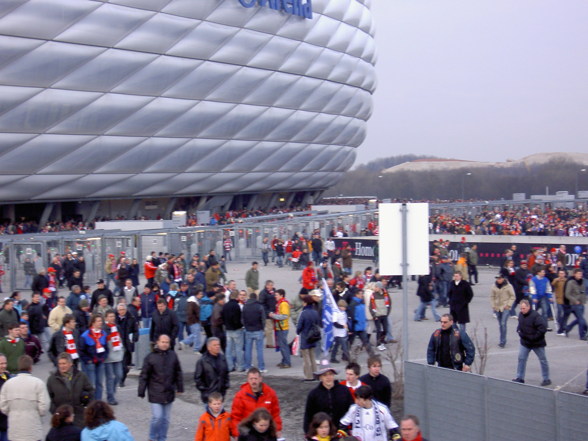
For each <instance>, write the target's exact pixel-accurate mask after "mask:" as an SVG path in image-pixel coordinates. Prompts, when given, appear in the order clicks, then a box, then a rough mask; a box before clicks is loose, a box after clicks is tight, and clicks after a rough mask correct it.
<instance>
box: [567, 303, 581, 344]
mask: <svg viewBox="0 0 588 441" xmlns="http://www.w3.org/2000/svg"><path fill="white" fill-rule="evenodd" d="M570 311H571V313H572V314H574V315H575V316H576V319H575V320H574V321H573V322H572V323H570V324H569V325H568V326H567V327H566V330H567V331H568V332H570V331H571V330H572V328H573V327H574V326H576V325H578V330H579V331H580V339H583V338H585V337H586V320H585V319H584V305H570Z"/></svg>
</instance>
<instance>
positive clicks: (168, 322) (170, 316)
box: [149, 298, 179, 351]
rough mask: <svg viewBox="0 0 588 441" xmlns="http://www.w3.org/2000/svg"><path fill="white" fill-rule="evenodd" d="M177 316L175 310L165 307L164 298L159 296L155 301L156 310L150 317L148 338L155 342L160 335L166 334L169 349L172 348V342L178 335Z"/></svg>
mask: <svg viewBox="0 0 588 441" xmlns="http://www.w3.org/2000/svg"><path fill="white" fill-rule="evenodd" d="M178 328H179V326H178V317H177V316H176V313H175V311H172V310H171V309H169V308H168V307H167V302H166V301H165V299H163V298H160V299H159V300H158V301H157V311H155V312H153V317H151V328H150V329H149V340H150V341H151V342H152V343H154V344H155V342H156V341H157V340H158V339H159V336H160V335H163V334H165V335H167V336H169V338H171V349H172V351H173V349H174V343H175V340H176V337H177V336H178Z"/></svg>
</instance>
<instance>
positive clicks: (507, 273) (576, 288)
mask: <svg viewBox="0 0 588 441" xmlns="http://www.w3.org/2000/svg"><path fill="white" fill-rule="evenodd" d="M566 252H567V250H566V246H565V245H561V246H560V247H559V248H558V249H557V250H553V251H552V250H548V249H547V248H545V247H535V248H533V250H532V252H531V253H530V254H529V255H528V256H523V258H522V259H521V255H520V254H519V253H518V251H517V247H516V245H512V246H511V247H510V248H508V249H506V250H505V251H504V253H503V258H502V263H501V266H500V269H499V272H498V274H496V276H495V282H494V284H493V285H492V288H491V292H490V307H491V308H492V311H493V313H494V316H495V317H496V319H497V321H498V327H499V345H498V346H499V347H500V348H505V347H506V343H507V339H506V336H507V324H508V319H509V318H513V319H517V320H518V326H517V333H518V335H519V337H520V345H519V357H518V367H517V373H516V377H515V378H514V379H513V381H514V382H517V383H524V382H525V371H526V365H527V359H528V357H529V353H530V352H531V351H533V352H534V353H535V354H536V355H537V357H538V359H539V361H540V366H541V373H542V377H543V381H542V382H541V386H549V385H550V384H551V379H550V375H549V363H548V361H547V356H546V352H545V347H546V345H547V343H546V340H545V334H546V333H547V332H552V331H553V330H554V329H553V328H552V326H551V324H550V322H553V323H554V324H555V325H556V326H557V335H558V336H565V337H569V335H570V333H571V331H572V330H573V328H574V327H575V326H576V325H577V326H578V334H579V335H578V336H579V339H580V340H584V341H586V340H588V335H587V332H588V326H587V323H586V320H585V318H584V305H585V303H586V286H588V259H587V256H586V254H585V253H584V254H581V255H580V256H579V259H578V260H577V261H576V262H575V266H574V267H568V266H566ZM477 262H478V254H477V246H476V245H473V246H472V247H471V248H470V247H467V246H465V244H464V246H463V247H462V248H461V254H460V257H459V259H458V261H457V262H455V264H454V263H453V262H452V261H451V259H450V258H449V255H448V253H447V249H446V247H444V244H443V242H440V241H434V242H433V243H432V245H431V258H430V272H429V274H427V275H423V276H420V277H419V279H418V290H417V295H418V296H419V297H420V305H419V307H418V308H417V309H416V311H415V317H414V319H415V320H416V321H420V320H422V319H425V312H426V308H427V307H430V308H431V309H432V311H433V314H434V317H435V320H437V321H440V323H441V328H440V329H438V330H437V331H435V332H434V333H433V335H432V336H431V339H430V342H429V347H428V351H427V361H428V363H429V364H437V365H439V366H441V367H446V368H452V369H459V370H463V371H469V369H470V366H471V363H472V362H473V360H474V357H475V348H474V345H473V344H472V342H471V340H470V338H469V336H468V335H467V332H466V325H467V323H469V322H470V313H469V304H470V302H471V301H472V299H473V297H474V292H473V286H475V285H476V284H477V283H478V282H479V280H478V271H477ZM438 305H439V306H448V307H449V313H448V314H444V315H443V316H441V317H439V316H438V314H437V313H436V311H435V309H436V307H437V306H438ZM517 307H518V308H519V313H518V315H517ZM571 315H573V316H574V320H573V321H572V322H568V321H569V319H570V317H571ZM587 376H588V373H587ZM584 394H585V395H588V377H587V382H586V388H585V390H584Z"/></svg>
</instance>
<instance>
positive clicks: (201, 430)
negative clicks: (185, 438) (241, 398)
mask: <svg viewBox="0 0 588 441" xmlns="http://www.w3.org/2000/svg"><path fill="white" fill-rule="evenodd" d="M238 435H239V433H238V432H237V430H236V429H235V430H234V431H233V424H232V422H231V414H230V413H229V412H226V411H225V410H224V409H223V410H222V411H221V413H220V414H219V416H217V417H215V416H213V415H212V414H211V413H210V412H209V411H208V407H207V408H206V412H204V413H203V414H202V415H200V418H199V419H198V427H197V428H196V436H194V441H230V439H231V436H238Z"/></svg>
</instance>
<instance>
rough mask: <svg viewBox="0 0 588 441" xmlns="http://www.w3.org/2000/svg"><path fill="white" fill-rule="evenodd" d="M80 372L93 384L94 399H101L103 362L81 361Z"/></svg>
mask: <svg viewBox="0 0 588 441" xmlns="http://www.w3.org/2000/svg"><path fill="white" fill-rule="evenodd" d="M82 372H84V374H86V375H87V377H88V379H89V380H90V384H92V385H94V388H95V389H96V390H95V392H94V399H95V400H101V399H102V390H103V386H102V383H103V382H104V363H98V364H94V363H82Z"/></svg>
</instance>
